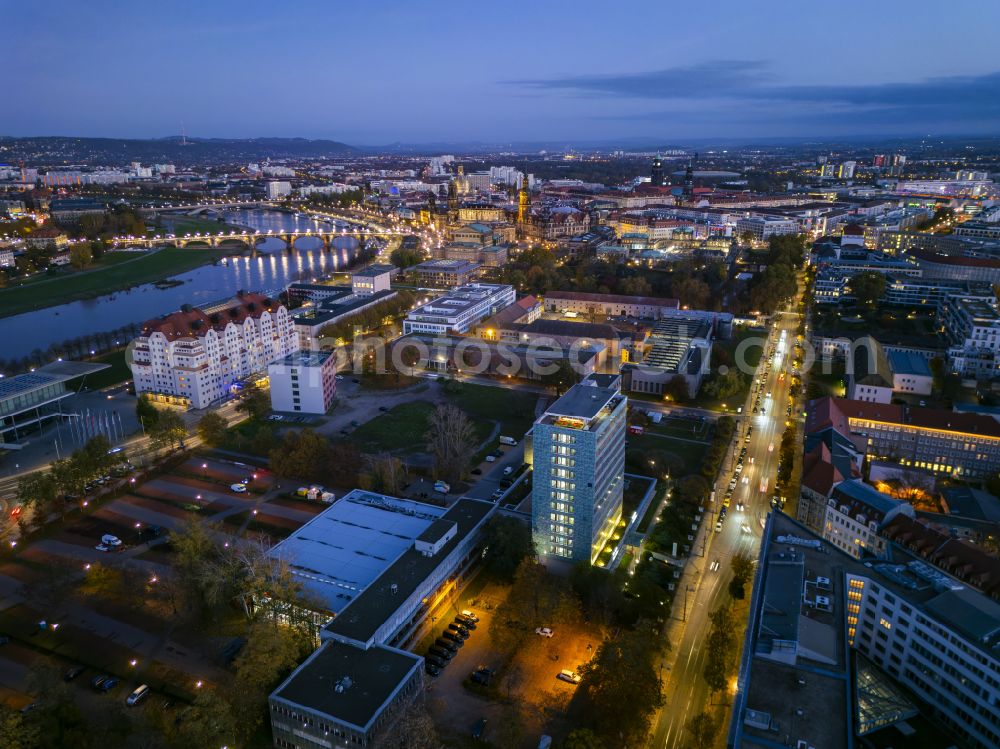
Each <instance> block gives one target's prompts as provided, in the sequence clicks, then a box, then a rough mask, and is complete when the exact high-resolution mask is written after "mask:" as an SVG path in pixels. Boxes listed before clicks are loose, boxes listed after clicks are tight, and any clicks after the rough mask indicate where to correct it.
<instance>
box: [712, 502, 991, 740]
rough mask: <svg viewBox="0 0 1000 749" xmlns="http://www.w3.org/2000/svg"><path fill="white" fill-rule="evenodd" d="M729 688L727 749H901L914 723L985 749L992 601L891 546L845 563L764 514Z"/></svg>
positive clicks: (836, 552) (837, 553) (801, 531)
mask: <svg viewBox="0 0 1000 749" xmlns="http://www.w3.org/2000/svg"><path fill="white" fill-rule="evenodd" d="M907 522H911V521H907ZM737 684H738V686H737V692H736V697H735V700H734V705H733V713H732V715H733V717H732V722H731V724H730V727H729V736H728V742H727V746H729V747H732V748H733V749H742V748H743V747H748V748H749V747H760V748H761V749H764V748H765V747H768V748H770V747H774V746H776V745H777V744H781V745H784V746H807V747H813V746H815V747H821V746H822V747H831V748H833V749H837V748H838V747H843V748H844V749H847V748H849V747H854V746H861V745H865V746H892V745H895V746H908V745H910V744H909V743H908V742H907V741H906V737H907V736H912V735H913V733H915V729H914V727H913V725H911V723H912V722H913V721H917V720H920V719H921V716H927V717H930V718H932V719H934V720H935V721H936V722H937V723H938V724H940V725H943V726H945V727H946V728H947V729H948V730H949V731H950V732H952V733H953V734H954V735H955V736H957V737H960V738H961V740H962V741H963V742H964V743H966V744H968V745H970V746H974V747H979V748H981V749H985V748H986V747H995V746H998V745H1000V713H998V712H997V711H996V709H995V704H996V703H995V700H996V698H997V697H996V695H997V689H998V688H1000V687H998V684H1000V603H997V602H996V601H994V600H991V599H990V598H988V597H987V596H986V595H984V594H983V593H981V592H979V591H978V590H976V589H974V588H972V587H971V586H969V585H967V584H964V583H963V582H961V581H959V580H957V579H956V578H954V577H952V576H950V575H949V574H947V573H945V572H943V571H942V570H940V569H938V568H937V567H935V566H933V565H932V564H929V563H927V562H926V561H923V560H922V559H919V558H917V557H915V556H913V555H912V554H911V553H910V552H909V551H907V550H906V549H903V548H902V547H900V546H898V545H897V544H895V543H889V545H888V548H887V552H886V558H885V559H884V560H877V561H867V562H865V561H862V560H856V559H853V558H852V557H851V556H849V555H847V554H844V553H842V552H841V550H840V549H838V548H837V547H836V546H833V545H831V544H829V543H828V542H826V541H824V540H822V539H821V538H819V537H817V536H816V535H814V534H813V533H812V532H811V531H810V530H808V529H807V528H805V527H804V526H802V525H800V524H798V523H796V522H795V521H794V520H792V519H791V518H789V517H788V516H786V515H784V514H782V513H780V512H772V513H771V514H770V516H769V517H768V521H767V525H766V527H765V529H764V537H763V542H762V544H761V549H760V556H759V559H758V565H757V573H756V577H755V581H754V589H753V595H752V598H751V603H750V616H749V623H748V626H747V631H746V641H745V644H744V647H743V656H742V661H741V663H740V667H739V676H738V681H737ZM881 732H884V733H881ZM862 737H864V742H865V743H864V744H863V743H862ZM868 742H873V743H868ZM933 745H937V746H947V745H948V742H947V741H945V742H944V743H939V744H933Z"/></svg>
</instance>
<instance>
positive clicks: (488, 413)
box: [448, 382, 538, 442]
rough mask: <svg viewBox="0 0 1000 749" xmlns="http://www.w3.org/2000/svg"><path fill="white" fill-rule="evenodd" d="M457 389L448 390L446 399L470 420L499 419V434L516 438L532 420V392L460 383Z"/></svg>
mask: <svg viewBox="0 0 1000 749" xmlns="http://www.w3.org/2000/svg"><path fill="white" fill-rule="evenodd" d="M452 387H458V388H459V389H458V390H457V391H455V392H452V393H449V394H448V398H449V400H450V401H451V402H452V403H454V404H455V405H456V406H458V407H459V408H461V409H462V410H463V411H465V412H466V413H467V414H469V416H470V417H472V419H473V420H476V419H489V420H490V421H494V422H500V434H502V435H506V436H508V437H513V438H514V439H516V440H517V441H518V442H520V441H521V439H522V438H523V437H524V433H525V432H527V431H528V430H529V429H531V425H532V424H534V423H535V403H536V402H537V401H538V395H537V394H536V393H524V392H520V391H517V390H507V389H506V388H502V387H490V386H489V385H475V384H472V383H468V382H463V383H460V384H459V385H457V386H452Z"/></svg>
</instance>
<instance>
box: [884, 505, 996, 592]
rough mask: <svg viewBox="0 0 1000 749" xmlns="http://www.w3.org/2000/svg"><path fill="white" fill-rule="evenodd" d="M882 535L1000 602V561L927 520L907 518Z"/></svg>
mask: <svg viewBox="0 0 1000 749" xmlns="http://www.w3.org/2000/svg"><path fill="white" fill-rule="evenodd" d="M882 535H884V536H885V537H886V538H889V539H891V540H893V541H895V542H896V543H898V544H900V545H901V546H904V547H906V548H907V549H909V550H910V551H912V552H914V553H915V554H917V555H918V556H921V557H923V558H924V559H927V560H928V561H929V562H931V563H932V564H934V565H936V566H938V567H940V568H941V569H943V570H945V571H946V572H948V573H950V574H952V575H954V576H955V577H957V578H959V579H960V580H963V581H965V582H967V583H969V584H970V585H974V586H975V587H977V588H979V589H980V590H981V591H983V592H984V593H986V594H987V595H989V596H991V597H993V598H1000V559H997V558H996V557H995V556H993V555H991V554H988V553H986V552H985V551H983V550H982V549H980V548H978V547H976V546H974V545H972V544H970V543H967V542H965V541H959V540H957V539H954V538H952V537H951V536H949V535H948V534H947V533H944V532H942V531H940V530H938V529H936V528H933V527H931V526H930V525H929V524H928V521H926V520H923V519H920V520H916V519H913V518H909V517H907V516H905V515H897V516H896V517H895V518H893V519H892V521H891V522H889V523H887V524H886V525H885V527H884V528H883V529H882Z"/></svg>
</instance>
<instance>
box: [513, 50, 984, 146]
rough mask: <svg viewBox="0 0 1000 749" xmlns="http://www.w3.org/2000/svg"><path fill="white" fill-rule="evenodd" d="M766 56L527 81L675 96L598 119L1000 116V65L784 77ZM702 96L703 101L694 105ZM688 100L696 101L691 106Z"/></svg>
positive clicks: (825, 120) (584, 91)
mask: <svg viewBox="0 0 1000 749" xmlns="http://www.w3.org/2000/svg"><path fill="white" fill-rule="evenodd" d="M767 68H768V66H767V64H766V63H763V62H760V61H753V60H750V61H747V60H744V61H717V62H709V63H703V64H700V65H695V66H690V67H680V68H670V69H666V70H655V71H647V72H640V73H626V74H619V75H608V76H598V75H592V76H590V75H582V76H573V77H563V78H553V79H548V80H535V81H521V82H520V84H521V85H524V86H527V87H529V88H534V89H546V90H563V91H566V92H568V93H570V94H576V95H578V96H582V97H601V98H620V99H626V98H627V99H646V100H654V101H664V102H671V106H672V107H673V109H672V110H671V111H658V112H638V113H621V114H612V115H610V116H609V115H607V114H605V113H602V114H600V115H598V116H596V117H595V119H620V120H630V119H646V120H660V119H663V118H667V117H680V118H682V119H683V120H684V121H685V122H687V123H689V124H694V123H696V122H704V123H706V124H713V123H717V122H718V121H719V117H725V118H726V119H727V120H729V121H730V122H741V123H746V124H751V123H757V124H766V123H781V124H784V125H805V126H811V125H816V124H824V125H829V124H830V120H831V119H833V118H840V119H843V120H844V121H845V124H846V123H847V122H850V123H851V124H853V125H869V126H879V125H911V126H913V127H920V126H921V125H930V124H935V125H939V126H940V125H947V126H949V129H950V130H952V131H956V132H957V131H961V129H962V125H963V124H964V123H969V124H970V125H971V124H973V123H975V124H976V126H977V127H978V126H981V125H983V124H984V123H998V122H1000V72H994V73H985V74H982V75H965V76H949V77H940V78H928V79H925V80H922V81H912V82H904V83H879V84H841V85H816V86H803V85H795V86H788V85H777V84H775V83H774V82H773V78H772V76H771V75H770V74H769V73H768V70H767ZM695 102H697V106H693V107H692V106H690V105H691V104H692V103H695ZM685 105H688V106H685Z"/></svg>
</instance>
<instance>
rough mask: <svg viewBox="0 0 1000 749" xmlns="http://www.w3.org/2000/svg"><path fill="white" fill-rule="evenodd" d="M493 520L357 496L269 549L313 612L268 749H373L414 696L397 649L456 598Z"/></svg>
mask: <svg viewBox="0 0 1000 749" xmlns="http://www.w3.org/2000/svg"><path fill="white" fill-rule="evenodd" d="M495 509H496V505H494V504H493V503H491V502H481V501H479V500H474V499H460V500H458V501H457V502H456V503H455V504H454V505H452V506H451V507H450V508H444V507H437V506H434V505H428V504H424V503H422V502H414V501H411V500H405V499H397V498H395V497H389V496H386V495H383V494H377V493H374V492H369V491H363V490H360V489H356V490H354V491H352V492H350V493H348V494H346V495H345V496H344V497H342V498H341V499H340V500H338V501H337V502H335V503H334V504H333V505H331V506H330V507H329V508H328V509H327V510H325V511H324V512H323V513H321V514H320V515H317V516H316V517H315V518H313V519H312V520H310V521H309V522H308V523H306V524H305V525H304V526H302V527H301V528H299V529H298V530H297V531H295V532H294V533H293V534H292V535H290V536H289V537H288V538H287V539H285V540H284V541H281V542H280V543H278V544H277V545H276V546H274V547H273V548H272V549H271V551H270V552H269V556H270V557H271V558H272V559H275V560H281V561H282V562H284V563H285V564H287V566H288V569H289V571H290V573H291V575H292V576H293V577H294V579H295V580H296V581H298V582H300V583H301V584H302V586H303V592H304V594H305V598H306V600H309V601H310V602H311V605H314V606H315V607H316V608H315V609H312V613H313V614H314V622H315V623H316V624H317V625H318V627H319V628H318V629H317V633H318V636H319V638H320V641H321V644H320V646H319V648H318V650H316V651H315V652H314V653H313V654H312V655H311V656H310V657H309V658H308V659H307V660H306V661H305V662H304V663H302V664H301V665H300V666H299V667H298V668H297V669H296V670H295V671H294V672H293V673H292V675H291V676H289V677H288V679H286V680H285V681H284V682H283V683H282V684H281V685H280V686H279V687H278V688H277V689H275V690H274V692H272V694H271V695H270V697H269V700H268V702H269V707H270V713H271V727H272V733H273V738H274V745H275V747H281V748H282V749H289V747H302V749H306V748H307V747H308V748H309V749H312V748H313V747H315V746H324V747H334V748H336V749H340V747H348V746H378V745H379V744H378V740H379V737H380V732H381V731H383V730H385V729H386V728H387V727H388V726H389V725H391V723H392V721H393V719H394V718H395V716H396V714H397V710H398V709H400V708H402V707H403V706H404V705H405V703H406V702H407V701H408V699H409V698H411V697H413V696H414V695H415V694H417V693H418V692H419V691H420V687H421V685H422V681H421V679H422V676H421V673H422V669H423V658H422V657H421V656H418V655H414V654H412V653H408V652H405V651H404V650H402V649H400V646H401V645H402V644H403V643H406V642H407V641H408V640H409V639H410V638H411V637H413V636H414V634H415V633H416V632H417V631H418V629H419V627H420V625H421V624H422V622H423V621H424V619H425V618H426V617H427V616H428V615H429V614H430V613H432V612H435V611H437V609H436V607H437V606H438V605H439V604H440V603H441V602H442V601H447V600H448V599H447V595H448V594H449V592H453V591H454V590H457V589H458V588H460V587H461V584H462V581H463V579H464V577H465V576H466V575H467V574H468V572H469V571H470V569H471V568H472V566H473V565H474V563H475V562H476V560H477V559H479V557H480V540H481V536H482V529H483V526H484V525H485V523H486V521H487V520H488V519H489V517H490V516H491V515H492V513H493V512H494V511H495Z"/></svg>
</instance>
